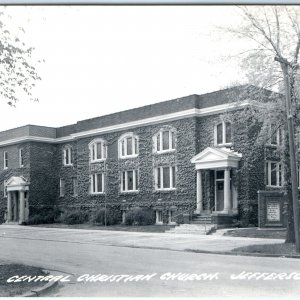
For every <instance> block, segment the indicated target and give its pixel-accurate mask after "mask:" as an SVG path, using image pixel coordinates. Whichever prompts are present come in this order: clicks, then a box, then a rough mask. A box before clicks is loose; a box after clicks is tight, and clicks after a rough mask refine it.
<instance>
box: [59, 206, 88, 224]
mask: <svg viewBox="0 0 300 300" xmlns="http://www.w3.org/2000/svg"><path fill="white" fill-rule="evenodd" d="M59 221H60V222H61V223H64V224H68V225H73V224H83V223H86V222H87V221H88V213H87V212H86V211H82V210H70V211H65V212H64V213H63V214H62V215H61V216H60V218H59Z"/></svg>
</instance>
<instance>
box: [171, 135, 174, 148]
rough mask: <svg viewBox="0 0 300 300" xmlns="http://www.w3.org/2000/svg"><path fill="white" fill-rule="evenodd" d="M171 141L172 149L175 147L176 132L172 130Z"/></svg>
mask: <svg viewBox="0 0 300 300" xmlns="http://www.w3.org/2000/svg"><path fill="white" fill-rule="evenodd" d="M171 143H172V149H175V134H174V132H172V131H171Z"/></svg>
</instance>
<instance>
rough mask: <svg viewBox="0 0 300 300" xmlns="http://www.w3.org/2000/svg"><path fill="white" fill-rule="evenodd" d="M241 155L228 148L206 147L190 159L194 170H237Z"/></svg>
mask: <svg viewBox="0 0 300 300" xmlns="http://www.w3.org/2000/svg"><path fill="white" fill-rule="evenodd" d="M241 157H242V155H241V154H240V153H237V152H234V151H233V150H231V149H228V148H213V147H207V148H206V149H205V150H203V151H202V152H200V153H199V154H197V155H196V156H194V157H193V158H192V159H191V162H192V163H194V164H195V165H196V169H216V168H225V167H234V168H237V166H238V162H239V161H240V159H241Z"/></svg>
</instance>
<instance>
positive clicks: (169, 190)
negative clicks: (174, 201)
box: [155, 188, 176, 192]
mask: <svg viewBox="0 0 300 300" xmlns="http://www.w3.org/2000/svg"><path fill="white" fill-rule="evenodd" d="M172 191H176V188H167V189H155V192H172Z"/></svg>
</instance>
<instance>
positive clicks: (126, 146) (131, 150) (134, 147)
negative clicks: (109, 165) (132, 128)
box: [119, 132, 139, 158]
mask: <svg viewBox="0 0 300 300" xmlns="http://www.w3.org/2000/svg"><path fill="white" fill-rule="evenodd" d="M138 154H139V140H138V136H136V135H135V134H133V133H132V132H130V133H126V134H123V135H122V136H121V137H120V139H119V157H120V158H128V157H136V156H138Z"/></svg>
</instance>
